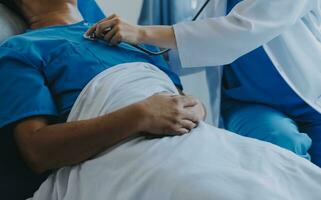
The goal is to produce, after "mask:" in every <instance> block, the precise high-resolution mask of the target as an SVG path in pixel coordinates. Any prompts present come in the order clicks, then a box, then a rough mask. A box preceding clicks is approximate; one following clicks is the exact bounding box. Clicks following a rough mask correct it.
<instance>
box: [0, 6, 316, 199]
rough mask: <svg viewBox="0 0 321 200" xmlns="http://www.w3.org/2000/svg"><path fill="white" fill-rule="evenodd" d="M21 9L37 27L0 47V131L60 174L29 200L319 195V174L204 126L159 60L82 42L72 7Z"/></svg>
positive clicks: (198, 109)
mask: <svg viewBox="0 0 321 200" xmlns="http://www.w3.org/2000/svg"><path fill="white" fill-rule="evenodd" d="M10 2H12V1H10ZM14 5H16V6H17V7H18V8H19V9H20V10H22V12H23V14H24V16H26V18H27V20H28V21H29V23H30V24H31V29H30V30H29V31H28V32H27V33H25V34H23V35H19V36H16V37H14V38H11V39H10V40H8V41H6V42H5V43H3V44H2V45H1V47H0V79H1V80H2V85H1V87H0V96H1V97H5V98H1V101H0V113H1V114H0V116H1V118H0V119H1V120H0V127H3V126H8V125H12V126H13V127H14V132H15V138H16V142H17V144H18V146H19V148H20V151H21V153H22V155H23V158H24V159H25V161H26V162H27V163H28V164H29V166H30V167H31V168H32V169H34V170H35V171H38V172H43V171H46V170H50V169H58V168H61V169H60V170H57V171H56V172H55V173H54V174H53V175H52V176H50V177H49V178H48V179H47V181H45V182H44V183H43V185H42V186H41V187H40V189H39V190H38V192H37V193H36V194H35V196H34V199H49V200H50V199H77V200H78V199H97V200H99V199H106V198H108V199H120V200H123V199H142V200H144V199H146V200H150V199H162V200H166V199H184V200H185V199H205V200H206V199H289V200H290V199H291V200H293V199H303V198H304V199H311V200H313V199H317V198H319V197H320V195H321V194H320V191H319V188H320V187H321V171H320V170H319V168H317V167H316V166H314V165H313V164H311V163H309V162H307V161H305V160H304V159H301V158H299V157H297V156H295V155H294V154H292V153H290V152H288V151H286V150H283V149H279V148H278V147H275V146H273V145H270V144H266V143H263V142H259V141H256V140H251V139H248V138H243V137H240V136H236V135H233V134H230V133H229V132H225V131H223V130H220V129H217V128H214V127H212V126H210V125H207V124H205V123H203V122H200V121H201V119H202V118H203V117H204V110H203V108H202V106H201V104H200V103H199V102H198V101H197V100H196V99H194V98H192V97H188V96H180V93H181V91H179V90H178V89H177V87H178V88H180V87H181V85H180V82H179V79H178V77H177V76H176V75H175V74H173V73H172V72H170V71H169V70H168V69H167V67H166V64H165V63H164V61H163V60H161V59H160V58H152V57H150V56H147V55H145V54H142V53H141V52H138V51H136V50H135V49H132V48H130V47H129V46H127V45H125V44H121V45H119V46H118V47H109V46H108V45H106V44H105V43H101V42H92V41H88V40H85V39H84V38H83V37H82V35H83V33H84V32H85V31H86V30H87V28H89V25H88V24H86V23H85V22H79V21H81V20H80V19H79V16H78V15H77V13H78V10H77V8H76V0H24V1H23V3H21V2H20V1H17V3H16V4H14ZM118 64H121V65H118ZM86 85H87V86H86ZM85 86H86V87H85ZM161 92H165V94H164V93H162V94H160V93H161ZM76 99H77V101H76ZM71 109H72V111H71ZM70 111H71V112H70ZM67 117H68V122H66V118H67ZM198 123H199V126H198V128H195V127H196V125H197V124H198ZM189 131H191V132H190V134H187V133H188V132H189ZM142 132H147V133H148V134H153V135H159V136H167V135H173V136H174V135H177V136H176V137H163V138H161V139H154V140H146V138H145V137H143V136H142V134H141V133H142ZM181 135H184V136H181ZM67 166H73V167H67ZM249 188H251V189H249Z"/></svg>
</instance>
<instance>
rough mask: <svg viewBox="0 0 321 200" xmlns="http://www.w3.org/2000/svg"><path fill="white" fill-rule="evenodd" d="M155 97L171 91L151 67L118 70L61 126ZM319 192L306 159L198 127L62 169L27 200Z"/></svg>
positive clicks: (279, 199) (319, 178)
mask: <svg viewBox="0 0 321 200" xmlns="http://www.w3.org/2000/svg"><path fill="white" fill-rule="evenodd" d="M163 91H167V92H170V93H177V91H176V88H175V86H174V85H173V84H172V82H171V81H170V79H169V78H168V77H167V76H166V75H165V74H164V73H163V72H161V71H160V70H159V69H158V68H156V67H154V66H152V65H150V64H146V63H130V64H124V65H119V66H116V67H114V68H112V69H108V70H106V71H105V72H103V73H101V74H100V75H98V76H97V77H96V78H95V79H94V80H93V81H91V82H90V83H89V84H88V86H87V87H86V88H85V89H84V90H83V92H82V93H81V94H80V96H79V98H78V100H77V102H76V103H75V106H74V107H73V109H72V112H71V114H70V117H69V120H70V121H74V120H82V119H89V118H94V117H97V116H100V115H103V114H106V113H110V112H112V111H114V110H117V109H119V108H121V107H124V106H126V105H129V104H132V103H135V102H137V101H141V100H143V99H145V98H147V97H149V96H151V95H153V94H155V93H157V92H163ZM125 125H126V122H124V126H125ZM106 134H108V133H106ZM320 188H321V170H320V168H318V167H317V166H315V165H313V164H311V163H310V162H309V161H307V160H304V159H303V158H300V157H298V156H296V155H294V154H293V153H291V152H289V151H287V150H284V149H281V148H279V147H277V146H274V145H272V144H269V143H265V142H262V141H258V140H254V139H250V138H245V137H242V136H239V135H236V134H233V133H230V132H228V131H225V130H222V129H218V128H215V127H213V126H210V125H208V124H205V123H200V125H199V127H198V128H196V129H194V130H192V132H191V133H190V134H187V135H184V136H177V137H164V138H161V139H150V140H148V139H146V138H144V137H139V138H135V139H132V140H128V141H127V142H123V143H122V144H120V145H117V146H116V147H113V148H112V149H109V150H107V151H106V152H103V153H101V154H100V155H98V156H97V157H96V158H93V159H91V160H88V161H86V162H83V163H82V164H79V165H76V166H72V167H65V168H62V169H60V170H58V171H56V172H55V173H54V174H53V175H51V176H50V177H49V178H48V179H47V180H46V181H45V182H44V183H43V184H42V185H41V187H40V188H39V190H38V191H37V192H36V193H35V195H34V197H33V200H89V199H94V200H106V199H112V200H195V199H201V200H217V199H219V200H236V199H237V200H251V199H260V200H319V199H320V197H321V190H320Z"/></svg>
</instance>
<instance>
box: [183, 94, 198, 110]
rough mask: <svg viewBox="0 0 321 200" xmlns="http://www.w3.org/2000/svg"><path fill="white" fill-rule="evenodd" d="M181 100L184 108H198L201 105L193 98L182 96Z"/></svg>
mask: <svg viewBox="0 0 321 200" xmlns="http://www.w3.org/2000/svg"><path fill="white" fill-rule="evenodd" d="M180 98H181V101H182V104H183V106H184V107H192V106H196V105H197V104H198V103H199V102H198V100H197V99H196V98H195V97H192V96H181V97H180Z"/></svg>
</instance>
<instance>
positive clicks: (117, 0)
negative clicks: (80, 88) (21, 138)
mask: <svg viewBox="0 0 321 200" xmlns="http://www.w3.org/2000/svg"><path fill="white" fill-rule="evenodd" d="M92 1H93V0H85V1H80V5H81V6H82V7H81V10H82V11H83V13H82V14H83V15H84V18H86V19H87V21H95V20H98V19H99V18H101V17H103V12H104V13H105V14H107V13H118V14H119V15H120V16H121V17H122V18H124V19H126V20H128V21H130V22H132V23H137V22H138V19H139V16H140V12H141V9H142V4H143V0H130V1H131V4H132V6H131V7H130V10H127V9H129V7H127V6H126V7H124V6H123V5H124V3H125V1H128V0H109V1H104V0H98V1H97V3H98V5H99V6H100V8H102V11H103V12H97V11H96V12H95V16H92V15H91V13H90V12H93V10H97V7H96V4H93V5H94V7H92V5H90V4H91V3H92ZM0 27H1V31H0V43H1V42H3V41H4V40H5V39H7V38H8V37H10V36H12V35H16V34H20V33H22V32H24V31H25V29H26V27H27V26H26V24H25V22H24V21H23V20H21V19H20V18H19V17H18V16H16V15H15V14H13V13H12V12H10V11H9V10H8V9H7V8H6V7H4V6H3V5H1V4H0ZM174 54H175V51H173V52H172V53H171V55H170V56H171V57H172V58H173V59H171V60H170V64H171V65H172V67H173V68H175V70H177V69H179V70H178V72H179V74H180V75H181V78H182V82H183V85H184V89H185V91H186V92H187V93H189V94H192V95H194V96H198V97H199V98H200V99H201V100H202V101H203V102H204V103H205V105H206V107H207V110H208V118H207V121H208V122H209V123H215V121H217V119H216V117H213V116H212V114H211V110H212V108H211V104H213V103H211V97H210V94H209V92H208V91H209V88H208V85H207V84H208V82H207V78H208V76H209V74H208V72H207V70H206V69H200V70H199V69H198V70H196V71H193V70H192V71H191V70H182V69H180V68H179V62H178V60H177V59H174ZM0 81H1V80H0ZM0 84H1V83H0ZM1 98H3V97H0V101H1ZM8 130H9V129H8ZM8 130H6V129H1V130H0V131H1V132H0V193H1V194H0V195H1V196H0V199H11V200H15V199H21V197H26V196H28V191H33V190H35V189H36V187H37V185H38V184H39V183H41V182H42V181H43V180H44V179H45V178H46V174H44V175H43V176H36V175H35V174H33V173H32V172H31V171H29V170H28V168H27V167H26V166H25V165H24V163H23V162H22V161H21V158H20V156H19V153H18V151H17V148H16V146H15V143H14V138H13V134H12V133H10V132H9V131H8Z"/></svg>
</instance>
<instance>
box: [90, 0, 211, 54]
mask: <svg viewBox="0 0 321 200" xmlns="http://www.w3.org/2000/svg"><path fill="white" fill-rule="evenodd" d="M210 1H211V0H206V1H205V3H204V4H203V5H202V7H201V8H200V9H199V11H198V12H197V13H196V15H195V16H194V17H193V18H192V21H196V20H197V19H198V18H199V16H200V15H201V14H202V13H203V11H204V9H205V8H206V6H207V5H208V3H209V2H210ZM111 29H112V28H111V27H109V28H107V29H106V32H108V31H110V30H111ZM84 37H85V38H86V39H89V40H96V39H100V38H99V37H97V35H96V33H95V32H94V33H93V34H92V35H90V36H86V35H84ZM129 45H130V46H132V47H134V48H135V49H138V50H140V51H142V52H144V53H146V54H148V55H150V56H160V55H163V54H165V53H167V52H169V51H170V50H171V49H164V50H162V51H158V52H154V51H150V50H148V49H146V48H144V47H142V46H139V45H134V44H129Z"/></svg>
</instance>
